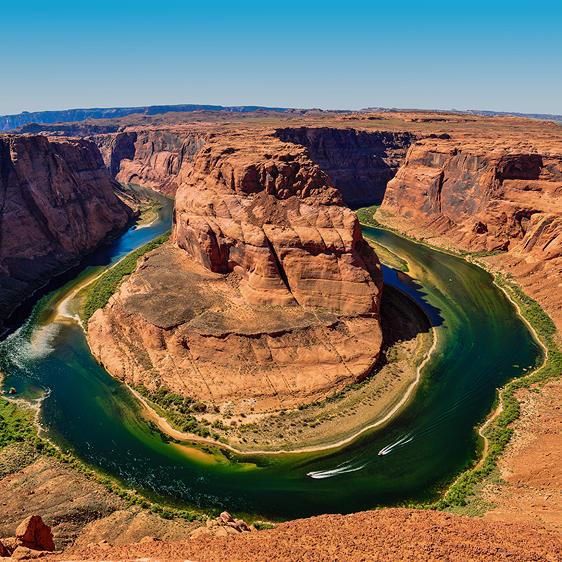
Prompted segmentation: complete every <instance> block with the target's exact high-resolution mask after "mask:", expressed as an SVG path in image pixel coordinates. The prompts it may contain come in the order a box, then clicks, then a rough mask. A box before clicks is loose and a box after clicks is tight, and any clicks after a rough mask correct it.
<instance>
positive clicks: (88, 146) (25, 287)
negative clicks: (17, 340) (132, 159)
mask: <svg viewBox="0 0 562 562" xmlns="http://www.w3.org/2000/svg"><path fill="white" fill-rule="evenodd" d="M116 189H119V184H118V183H116V182H115V181H114V180H113V179H112V178H111V176H110V175H109V173H108V171H107V169H106V168H105V166H104V163H103V160H102V158H101V156H100V153H99V150H98V149H97V147H96V146H95V145H94V144H93V143H91V142H88V141H85V140H79V139H57V140H54V139H51V140H49V139H47V138H46V137H43V136H13V135H3V136H0V322H1V321H2V320H3V319H4V318H5V317H6V316H7V315H8V314H9V313H10V312H11V310H12V309H13V308H14V306H15V305H16V304H17V303H18V302H19V301H20V300H21V299H22V298H23V297H25V296H26V295H27V294H29V293H30V292H31V291H33V290H34V289H36V288H37V287H38V286H39V285H41V284H44V283H45V282H46V281H47V280H48V278H49V277H50V276H52V275H54V274H55V273H57V272H59V271H61V270H62V269H64V268H65V267H68V266H69V265H70V264H72V263H74V262H75V261H76V260H77V259H78V258H79V256H81V255H82V254H84V253H85V252H88V251H90V250H92V249H93V248H94V247H96V246H97V245H98V244H99V243H100V242H101V241H102V240H103V239H104V238H105V237H107V236H108V235H110V234H111V233H117V232H118V231H119V230H120V229H122V228H123V227H124V226H125V225H126V224H127V223H128V221H129V220H130V219H131V218H132V215H133V211H132V210H131V209H130V208H129V207H128V206H126V205H125V204H124V203H122V202H121V201H120V200H119V199H118V198H117V197H116V195H115V193H114V190H116Z"/></svg>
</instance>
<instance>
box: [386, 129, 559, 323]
mask: <svg viewBox="0 0 562 562" xmlns="http://www.w3.org/2000/svg"><path fill="white" fill-rule="evenodd" d="M381 209H382V210H383V211H388V212H390V213H393V214H395V215H399V216H403V217H408V218H411V219H413V221H414V222H415V223H416V224H417V225H418V226H421V227H422V228H425V229H427V230H428V232H430V233H431V232H433V233H434V234H440V235H445V236H446V237H447V238H449V239H450V240H452V241H454V242H455V243H456V244H458V245H459V246H460V247H462V248H465V249H467V250H472V251H490V250H505V251H506V253H502V254H499V255H497V256H496V257H494V258H492V259H490V262H491V263H493V264H495V265H497V266H499V267H501V268H502V269H504V270H506V269H507V270H509V271H511V272H512V273H514V274H515V275H516V277H517V278H518V279H519V281H520V282H521V283H522V284H523V287H524V289H525V290H526V291H527V292H528V293H529V294H531V296H533V297H535V298H537V299H538V300H539V301H540V302H541V303H542V304H543V305H544V306H545V307H546V309H547V311H548V312H549V313H550V314H551V315H552V316H553V318H554V320H555V321H556V323H557V324H558V326H559V327H562V304H561V302H562V298H561V294H560V288H559V283H560V277H559V275H560V272H561V271H562V140H561V139H559V138H557V137H556V136H554V135H553V136H550V137H542V138H541V136H534V137H532V138H523V137H522V136H521V135H517V136H515V135H511V136H508V135H503V136H499V135H497V136H483V137H482V138H480V139H475V137H474V136H471V137H468V138H462V137H458V138H457V139H450V140H444V139H424V140H422V141H418V142H417V143H415V144H414V145H413V146H412V147H411V148H410V151H409V152H408V156H407V158H406V162H405V164H404V165H403V166H402V167H401V168H400V170H399V171H398V173H397V174H396V177H395V178H394V179H393V180H392V181H390V182H389V183H388V189H387V192H386V195H385V198H384V202H383V205H382V207H381ZM428 235H431V234H428Z"/></svg>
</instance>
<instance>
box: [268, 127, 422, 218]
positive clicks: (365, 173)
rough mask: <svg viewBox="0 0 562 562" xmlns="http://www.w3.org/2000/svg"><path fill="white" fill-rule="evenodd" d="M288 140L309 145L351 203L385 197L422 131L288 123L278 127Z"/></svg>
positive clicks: (379, 200) (372, 201)
mask: <svg viewBox="0 0 562 562" xmlns="http://www.w3.org/2000/svg"><path fill="white" fill-rule="evenodd" d="M275 134H276V136H277V137H279V138H280V139H281V140H282V141H285V142H293V143H295V144H301V145H303V146H305V147H306V148H307V149H308V151H309V152H310V155H311V157H312V159H313V160H314V162H316V163H317V164H318V166H320V168H321V169H322V171H324V172H326V174H328V176H329V177H330V179H331V180H332V183H333V184H334V186H335V187H336V189H338V191H339V192H340V193H341V194H342V197H343V200H344V202H345V203H346V204H347V205H350V206H351V207H358V206H362V205H373V204H375V203H380V202H381V201H382V199H383V196H384V192H385V189H386V184H387V182H388V181H389V180H390V179H392V178H393V177H394V175H395V174H396V171H397V170H398V168H399V167H400V166H401V165H402V163H403V162H404V160H405V157H406V152H407V150H408V148H409V147H410V145H411V144H412V143H413V142H414V141H415V140H416V139H417V138H419V135H416V134H414V133H410V132H407V131H405V132H389V131H362V130H357V129H353V128H348V127H346V128H334V127H286V128H282V129H277V130H276V131H275Z"/></svg>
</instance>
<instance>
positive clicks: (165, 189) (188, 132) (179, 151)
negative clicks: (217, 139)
mask: <svg viewBox="0 0 562 562" xmlns="http://www.w3.org/2000/svg"><path fill="white" fill-rule="evenodd" d="M207 136H208V131H206V130H199V129H197V128H190V127H166V128H157V127H151V128H140V127H132V128H131V127H130V128H127V130H126V131H125V132H119V133H115V134H109V135H97V136H93V137H90V138H91V140H93V141H94V142H95V143H96V144H97V145H98V147H99V148H100V151H101V153H102V156H103V158H104V161H105V163H106V165H107V167H108V168H109V170H110V171H111V174H112V175H113V176H114V177H115V178H116V179H117V180H119V181H121V182H124V183H136V184H140V185H145V186H147V187H152V188H154V189H155V190H156V191H160V192H161V193H164V194H165V195H169V196H170V197H173V196H174V195H175V194H176V191H177V189H178V186H179V185H180V183H181V182H182V181H183V180H184V179H185V178H186V176H187V174H188V173H189V172H190V171H191V168H192V165H193V159H194V157H195V154H196V153H197V152H198V151H199V150H200V148H201V147H202V146H203V144H204V143H205V140H206V138H207Z"/></svg>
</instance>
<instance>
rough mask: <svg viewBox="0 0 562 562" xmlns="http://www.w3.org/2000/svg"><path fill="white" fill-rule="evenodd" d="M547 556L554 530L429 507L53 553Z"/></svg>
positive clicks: (275, 557)
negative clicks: (436, 510)
mask: <svg viewBox="0 0 562 562" xmlns="http://www.w3.org/2000/svg"><path fill="white" fill-rule="evenodd" d="M504 559H508V560H511V561H514V562H515V561H529V560H535V561H551V562H554V561H556V560H560V559H562V541H561V536H560V533H559V532H557V531H548V530H545V529H542V528H539V527H533V526H528V525H515V524H506V523H489V522H484V521H481V520H478V519H472V518H469V517H464V516H459V515H452V514H446V513H439V512H432V511H415V510H409V509H386V510H379V511H369V512H360V513H354V514H351V515H321V516H319V517H312V518H310V519H299V520H295V521H288V522H286V523H281V524H280V525H278V527H277V528H275V529H270V530H264V531H258V532H252V533H242V534H240V535H238V536H229V537H210V536H201V537H198V538H195V539H191V540H188V541H183V542H161V541H154V540H150V539H149V538H147V539H145V540H144V542H142V543H140V544H131V545H128V546H121V547H111V545H108V544H100V545H97V546H91V547H89V548H80V549H72V550H69V551H67V552H65V553H64V554H60V555H57V556H47V557H46V558H43V560H45V562H54V561H56V560H69V561H70V560H73V561H79V560H122V561H125V560H131V561H133V560H136V561H138V560H143V561H145V562H150V561H156V560H158V561H160V562H165V561H176V560H178V561H179V560H182V561H186V562H189V561H191V562H219V561H221V562H222V561H228V562H242V561H243V562H247V561H248V560H256V561H259V562H272V561H284V562H289V561H295V562H297V561H298V562H308V561H314V562H320V561H329V562H333V561H337V560H340V561H346V562H359V561H385V562H394V561H398V560H409V561H413V560H420V561H422V560H423V561H424V562H429V561H433V560H439V561H441V562H446V561H450V562H459V561H468V560H470V561H496V560H504Z"/></svg>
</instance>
